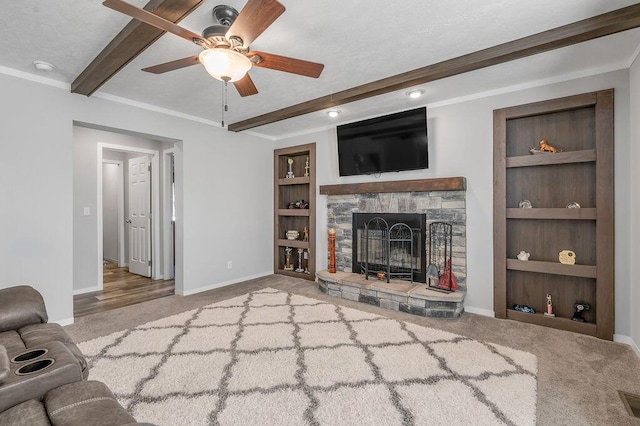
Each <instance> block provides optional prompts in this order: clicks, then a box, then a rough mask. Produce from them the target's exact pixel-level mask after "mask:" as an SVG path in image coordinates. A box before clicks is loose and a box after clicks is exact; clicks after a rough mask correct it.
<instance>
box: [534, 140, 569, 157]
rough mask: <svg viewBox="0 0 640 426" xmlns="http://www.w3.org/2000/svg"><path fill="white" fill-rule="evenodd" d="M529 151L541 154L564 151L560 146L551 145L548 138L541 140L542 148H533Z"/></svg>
mask: <svg viewBox="0 0 640 426" xmlns="http://www.w3.org/2000/svg"><path fill="white" fill-rule="evenodd" d="M529 152H530V153H532V154H541V153H546V152H552V153H556V152H562V150H561V149H560V148H556V147H555V146H553V145H549V143H548V142H547V140H546V139H542V140H541V141H540V149H535V148H531V149H530V150H529Z"/></svg>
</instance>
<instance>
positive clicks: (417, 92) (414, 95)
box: [407, 89, 424, 99]
mask: <svg viewBox="0 0 640 426" xmlns="http://www.w3.org/2000/svg"><path fill="white" fill-rule="evenodd" d="M423 93H424V89H416V90H410V91H408V92H407V96H409V97H410V98H412V99H417V98H419V97H420V96H422V94H423Z"/></svg>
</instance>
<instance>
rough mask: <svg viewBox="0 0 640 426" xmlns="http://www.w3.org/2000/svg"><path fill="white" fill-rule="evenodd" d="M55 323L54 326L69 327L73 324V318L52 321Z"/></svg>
mask: <svg viewBox="0 0 640 426" xmlns="http://www.w3.org/2000/svg"><path fill="white" fill-rule="evenodd" d="M52 322H55V323H56V324H60V325H61V326H63V327H64V326H65V325H71V324H73V318H67V319H63V320H59V321H52Z"/></svg>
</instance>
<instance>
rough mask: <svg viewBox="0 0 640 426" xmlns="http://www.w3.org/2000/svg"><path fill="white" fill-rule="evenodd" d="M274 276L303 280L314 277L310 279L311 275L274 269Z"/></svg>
mask: <svg viewBox="0 0 640 426" xmlns="http://www.w3.org/2000/svg"><path fill="white" fill-rule="evenodd" d="M276 274H280V275H287V276H289V277H295V278H302V279H305V280H310V279H315V277H314V278H311V274H305V273H304V272H296V271H289V270H286V269H276Z"/></svg>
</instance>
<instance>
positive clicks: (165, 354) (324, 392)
mask: <svg viewBox="0 0 640 426" xmlns="http://www.w3.org/2000/svg"><path fill="white" fill-rule="evenodd" d="M79 346H80V348H81V350H82V351H83V353H84V354H85V355H86V356H87V358H88V360H89V361H90V365H91V367H90V368H91V370H90V378H91V379H94V380H100V381H103V382H105V383H106V384H107V385H108V386H109V387H110V388H111V389H112V390H113V391H114V393H115V394H116V396H117V397H118V398H119V400H120V401H121V403H122V404H123V405H124V406H126V407H127V409H128V410H130V412H131V413H132V414H133V415H134V416H135V417H136V419H137V420H139V421H146V422H153V423H156V424H159V425H165V424H166V425H183V424H189V425H196V424H221V425H227V424H228V425H249V424H278V425H287V424H291V425H301V424H327V425H329V424H345V425H351V424H368V425H371V424H384V425H394V424H397V425H401V424H434V425H435V424H442V425H445V424H446V425H455V424H474V425H485V424H486V425H495V424H508V425H533V424H535V422H536V390H537V359H536V357H535V356H534V355H532V354H530V353H527V352H522V351H518V350H514V349H509V348H506V347H503V346H499V345H496V344H491V343H483V342H480V341H476V340H472V339H469V338H467V337H462V336H459V335H456V334H452V333H449V332H445V331H441V330H437V329H432V328H426V327H421V326H418V325H415V324H411V323H407V322H402V321H397V320H393V319H389V318H387V317H384V316H380V315H377V314H374V313H369V312H364V311H360V310H356V309H351V308H347V307H344V306H339V305H335V304H332V303H327V302H323V301H320V300H316V299H312V298H308V297H304V296H301V295H296V294H292V293H288V292H283V291H279V290H275V289H271V288H265V289H261V290H257V291H253V292H251V293H248V294H245V295H242V296H238V297H234V298H231V299H228V300H225V301H223V302H219V303H214V304H210V305H206V306H203V307H201V308H198V309H193V310H189V311H186V312H183V313H180V314H177V315H173V316H169V317H166V318H163V319H160V320H156V321H152V322H148V323H146V324H142V325H139V326H137V327H134V328H131V329H128V330H124V331H119V332H115V333H112V334H109V335H107V336H105V337H99V338H96V339H93V340H90V341H87V342H84V343H81V344H80V345H79Z"/></svg>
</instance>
